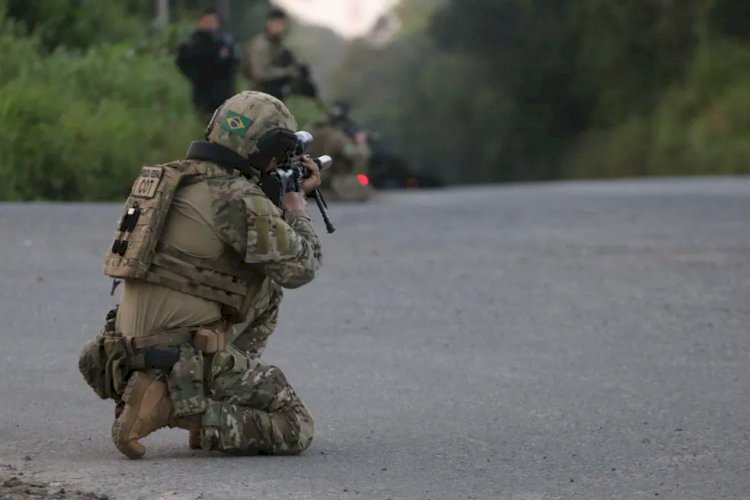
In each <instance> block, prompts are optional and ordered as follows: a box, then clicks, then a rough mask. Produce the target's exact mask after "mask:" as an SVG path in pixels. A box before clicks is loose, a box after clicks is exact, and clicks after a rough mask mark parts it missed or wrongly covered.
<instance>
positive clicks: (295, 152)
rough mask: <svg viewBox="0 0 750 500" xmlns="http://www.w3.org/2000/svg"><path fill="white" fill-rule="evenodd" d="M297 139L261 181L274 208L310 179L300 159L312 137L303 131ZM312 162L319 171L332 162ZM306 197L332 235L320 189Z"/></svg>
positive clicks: (321, 159) (326, 159)
mask: <svg viewBox="0 0 750 500" xmlns="http://www.w3.org/2000/svg"><path fill="white" fill-rule="evenodd" d="M294 135H295V136H296V138H297V143H296V145H295V147H294V148H293V149H292V150H291V151H289V153H287V155H286V156H285V157H283V158H282V160H281V162H280V163H279V166H278V167H276V168H275V169H274V170H272V171H271V172H269V173H268V175H266V176H265V178H264V179H263V181H262V184H261V187H262V188H263V191H264V192H265V193H266V196H268V197H269V198H270V199H271V201H273V202H274V203H275V204H276V206H279V207H280V206H281V198H282V197H283V196H284V195H285V194H286V193H293V192H299V191H300V190H301V189H302V182H303V181H304V180H305V179H307V178H308V177H310V171H309V170H308V169H307V168H305V166H304V165H303V164H302V158H303V157H304V156H305V155H306V154H307V152H308V150H309V149H310V145H311V144H312V142H313V136H312V134H311V133H310V132H306V131H304V130H302V131H299V132H296V133H295V134H294ZM313 161H314V162H315V163H316V164H317V165H318V167H320V170H321V171H323V170H326V169H328V168H330V167H331V165H332V164H333V160H332V159H331V157H330V156H328V155H323V156H320V157H318V158H314V159H313ZM308 196H312V197H313V198H314V199H315V204H316V205H318V210H320V215H321V216H322V217H323V222H325V225H326V230H327V231H328V233H333V232H334V231H336V228H335V227H334V226H333V223H332V222H331V219H330V218H329V217H328V204H327V203H326V201H325V199H324V198H323V194H322V193H321V192H320V189H318V188H315V190H313V191H312V192H311V193H309V194H308Z"/></svg>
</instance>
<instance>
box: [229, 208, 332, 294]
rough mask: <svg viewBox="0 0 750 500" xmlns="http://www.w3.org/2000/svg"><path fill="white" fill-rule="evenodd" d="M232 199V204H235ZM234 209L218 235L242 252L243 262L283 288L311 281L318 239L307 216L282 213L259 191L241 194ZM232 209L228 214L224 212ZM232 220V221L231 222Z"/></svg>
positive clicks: (316, 266) (317, 257)
mask: <svg viewBox="0 0 750 500" xmlns="http://www.w3.org/2000/svg"><path fill="white" fill-rule="evenodd" d="M235 203H237V202H234V203H233V205H235ZM239 203H241V206H239V205H235V207H234V209H239V210H240V212H239V213H237V212H236V211H235V210H234V209H232V207H227V209H228V210H227V215H222V214H219V217H221V218H222V221H219V224H217V229H218V230H219V233H220V235H221V237H222V239H223V240H224V241H225V242H226V243H227V244H229V245H230V246H231V247H232V248H234V249H235V250H236V251H237V252H239V253H240V255H242V256H243V259H244V260H245V262H247V263H249V264H256V265H257V266H258V269H259V270H260V271H261V272H262V273H263V274H265V275H266V276H268V277H269V278H271V279H272V280H273V281H275V282H276V283H278V284H279V285H281V286H283V287H285V288H297V287H300V286H302V285H304V284H306V283H309V282H310V281H312V279H313V278H314V277H315V273H316V272H317V271H318V269H320V265H321V249H320V240H318V236H317V235H316V234H315V230H314V229H313V226H312V221H311V220H310V218H309V217H308V216H307V215H305V214H303V213H297V212H293V211H287V212H286V213H285V214H284V215H282V214H281V213H280V212H279V209H278V208H276V206H275V205H274V204H273V203H271V201H270V200H269V199H268V198H266V197H265V196H263V195H260V194H258V195H250V196H245V197H243V198H241V201H240V202H239ZM229 211H232V212H235V214H234V215H228V212H229ZM233 222H234V223H233Z"/></svg>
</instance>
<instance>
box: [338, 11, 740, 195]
mask: <svg viewBox="0 0 750 500" xmlns="http://www.w3.org/2000/svg"><path fill="white" fill-rule="evenodd" d="M438 5H439V6H438V7H437V8H436V9H435V10H434V12H432V13H431V16H429V19H430V22H429V23H428V24H427V26H426V29H422V30H417V31H407V32H406V33H405V34H403V35H402V36H401V37H400V38H398V39H397V40H395V41H394V42H393V43H392V44H391V45H390V46H389V47H387V48H374V47H368V46H367V44H365V43H363V42H359V43H357V44H354V46H352V47H350V52H349V57H348V58H347V60H346V61H345V63H344V66H343V68H342V69H341V70H340V71H339V74H338V75H339V78H338V82H337V84H338V91H339V93H341V94H345V95H346V94H351V95H358V94H359V95H362V94H364V95H365V96H366V97H364V98H361V99H359V102H360V104H361V106H362V111H361V112H362V114H363V116H366V117H367V118H368V119H369V120H370V121H371V122H372V123H373V125H375V126H376V127H378V128H380V129H381V130H382V131H383V132H384V133H385V134H387V135H389V136H391V137H395V141H394V144H396V145H397V147H398V148H399V149H401V150H402V151H403V152H404V153H405V154H406V155H407V156H408V157H409V158H410V159H411V160H412V161H413V162H416V163H417V164H419V165H422V166H423V167H424V168H432V169H437V170H439V171H441V172H442V174H443V176H444V177H446V178H447V179H448V180H454V181H465V182H474V181H478V180H535V179H550V178H563V177H572V176H600V175H648V174H680V173H691V174H692V173H696V174H697V173H740V172H750V161H748V160H750V157H748V156H747V153H748V145H747V140H746V139H744V138H743V137H742V133H743V132H744V129H743V128H742V127H743V126H744V123H745V122H744V120H745V118H746V112H745V111H744V110H745V109H747V107H746V106H745V104H746V101H747V99H748V98H750V87H748V85H747V78H748V74H749V73H750V66H748V65H747V64H746V62H745V59H746V58H747V57H750V46H749V45H748V42H749V41H750V31H748V29H747V24H746V22H744V21H746V19H747V13H748V8H747V5H746V2H744V1H742V0H690V1H681V0H622V1H620V2H611V1H609V0H474V1H472V2H470V3H467V2H464V1H459V0H446V1H444V2H441V3H439V4H438ZM401 9H402V10H401V14H402V15H405V16H407V17H408V16H409V15H411V14H413V12H415V11H418V10H420V9H424V2H421V1H419V0H405V1H404V3H403V4H402V7H401ZM743 13H744V15H741V14H743ZM739 19H743V20H744V21H740V20H739ZM707 82H710V83H707ZM746 96H747V97H746Z"/></svg>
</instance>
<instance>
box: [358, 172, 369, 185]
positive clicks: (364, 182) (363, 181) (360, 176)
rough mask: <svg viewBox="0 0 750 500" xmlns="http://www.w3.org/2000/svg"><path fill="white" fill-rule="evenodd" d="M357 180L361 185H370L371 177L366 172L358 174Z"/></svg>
mask: <svg viewBox="0 0 750 500" xmlns="http://www.w3.org/2000/svg"><path fill="white" fill-rule="evenodd" d="M357 182H359V185H360V186H369V185H370V178H369V177H367V176H366V175H365V174H357Z"/></svg>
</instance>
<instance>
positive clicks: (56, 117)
mask: <svg viewBox="0 0 750 500" xmlns="http://www.w3.org/2000/svg"><path fill="white" fill-rule="evenodd" d="M12 3H13V2H11V4H12ZM17 3H18V5H19V7H18V8H22V7H23V8H28V10H29V11H31V12H22V14H23V15H24V16H25V17H23V18H22V19H21V20H19V19H18V18H15V19H9V18H8V17H7V16H2V17H0V52H1V53H2V54H3V57H2V58H0V199H6V200H29V199H52V200H74V199H76V200H81V199H82V200H104V199H112V198H117V197H122V196H124V195H126V194H127V189H128V187H129V185H130V183H131V182H132V179H133V177H134V176H135V173H136V172H137V171H138V170H139V169H140V167H141V166H142V165H144V164H148V163H152V162H161V161H166V160H170V159H173V158H176V157H179V155H182V154H184V151H185V149H186V145H187V144H188V143H189V142H190V140H192V139H195V138H196V137H200V132H201V130H202V126H201V124H200V123H199V122H198V119H197V118H196V117H195V116H194V114H193V110H192V108H191V105H190V99H189V88H188V84H187V83H186V81H185V80H184V78H182V76H181V75H180V74H179V73H178V71H177V70H176V69H175V67H174V63H173V60H172V57H173V56H171V55H170V52H169V51H168V50H165V44H166V43H167V41H166V40H165V39H155V38H154V37H150V36H148V35H147V33H146V32H145V27H146V26H147V25H148V24H147V22H146V21H144V20H143V19H140V18H138V17H136V16H133V15H130V16H128V15H125V11H124V10H122V9H123V5H124V4H125V2H123V4H120V3H119V2H108V1H106V0H99V1H91V2H87V3H88V5H89V6H90V7H91V9H90V10H87V9H79V10H76V13H75V16H74V17H70V16H72V15H73V14H72V13H70V12H67V13H66V12H65V9H64V5H67V4H70V3H71V2H67V1H56V2H17ZM40 5H44V8H45V9H48V10H47V11H46V14H44V15H43V14H39V13H36V11H34V7H33V6H36V7H37V8H41V7H39V6H40ZM6 8H7V9H8V13H13V12H16V13H18V10H16V11H14V10H13V5H9V6H7V7H6ZM58 8H59V11H58ZM70 9H71V8H70V7H68V10H70ZM79 11H80V12H79ZM0 12H2V6H0ZM58 14H59V15H58ZM37 16H38V18H37ZM42 19H43V20H44V22H42ZM66 19H75V21H76V22H74V23H70V24H65V20H66ZM113 19H118V22H113V23H111V24H112V25H117V26H119V27H118V28H116V29H117V31H109V30H105V29H104V25H105V24H108V23H107V21H108V20H113Z"/></svg>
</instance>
